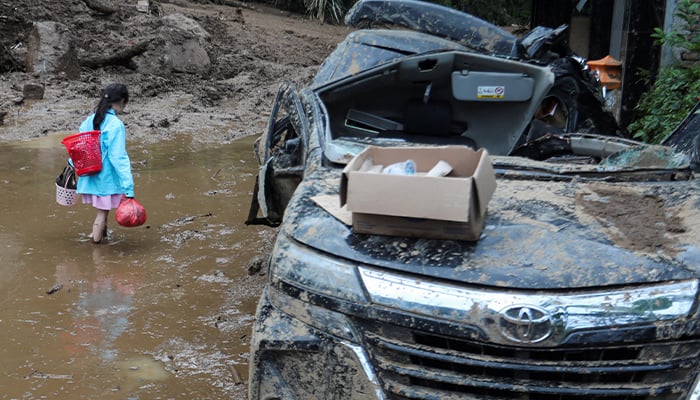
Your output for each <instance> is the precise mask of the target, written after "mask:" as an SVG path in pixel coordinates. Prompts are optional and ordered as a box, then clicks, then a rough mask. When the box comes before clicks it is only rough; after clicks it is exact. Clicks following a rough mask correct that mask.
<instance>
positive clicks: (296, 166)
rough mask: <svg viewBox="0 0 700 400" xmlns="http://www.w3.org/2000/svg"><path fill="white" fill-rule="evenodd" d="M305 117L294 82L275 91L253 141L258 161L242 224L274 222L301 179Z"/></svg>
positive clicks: (306, 140) (282, 212) (280, 215)
mask: <svg viewBox="0 0 700 400" xmlns="http://www.w3.org/2000/svg"><path fill="white" fill-rule="evenodd" d="M308 135H309V121H308V118H307V117H306V115H305V114H304V112H303V107H302V104H301V100H300V98H299V94H298V92H297V89H296V86H295V85H294V84H293V83H291V82H285V83H283V84H282V86H281V87H280V89H279V91H278V92H277V96H276V98H275V101H274V102H273V105H272V111H271V113H270V119H269V122H268V126H267V129H266V131H265V133H264V134H263V135H262V136H261V137H260V138H258V140H257V141H256V142H255V149H254V150H255V155H256V158H257V161H258V164H259V165H260V169H259V171H258V176H257V178H256V180H255V188H254V189H253V198H252V200H251V206H250V211H249V213H248V219H247V220H246V225H268V226H277V225H279V224H280V223H281V222H282V217H283V215H284V210H285V208H286V207H287V204H288V203H289V199H290V198H291V197H292V194H293V193H294V190H295V189H296V187H297V186H298V185H299V182H301V179H302V177H303V174H304V166H305V163H306V149H307V147H308V143H309V137H308Z"/></svg>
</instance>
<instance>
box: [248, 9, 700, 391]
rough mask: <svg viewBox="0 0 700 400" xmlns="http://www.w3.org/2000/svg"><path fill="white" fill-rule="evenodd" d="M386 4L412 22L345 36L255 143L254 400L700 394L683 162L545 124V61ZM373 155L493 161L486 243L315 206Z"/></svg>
mask: <svg viewBox="0 0 700 400" xmlns="http://www.w3.org/2000/svg"><path fill="white" fill-rule="evenodd" d="M380 3H382V2H374V1H372V2H362V1H361V2H360V3H358V4H357V5H356V6H355V9H353V10H352V11H351V13H350V15H358V14H361V13H363V12H366V11H367V10H368V9H369V11H370V14H371V11H372V8H373V7H374V6H375V5H378V4H379V5H381V4H380ZM384 3H386V2H384ZM391 3H392V4H393V7H399V8H400V9H401V10H402V12H396V13H394V14H387V13H377V14H376V15H394V17H395V18H397V19H404V20H407V21H408V22H410V23H407V24H404V25H412V26H411V28H412V29H411V30H395V29H392V30H385V29H367V30H365V29H360V30H357V31H355V32H353V33H351V34H350V36H349V37H348V39H347V40H346V41H344V42H343V43H341V44H340V45H339V46H338V48H337V49H336V50H335V51H334V52H333V53H332V54H331V55H330V56H329V58H328V60H327V61H326V62H325V63H324V64H323V65H322V66H321V68H320V70H319V73H318V75H317V79H316V81H315V82H314V83H313V84H312V85H310V86H309V87H306V88H303V89H301V90H298V89H297V88H295V87H294V86H293V85H291V84H285V85H283V86H282V87H281V89H280V91H279V93H278V96H277V98H276V100H275V102H274V104H273V107H272V112H271V116H270V121H269V126H268V130H267V132H266V134H265V135H263V137H262V138H261V140H260V141H259V142H258V148H257V150H256V151H257V155H258V158H259V161H260V163H261V167H260V174H259V176H258V180H257V183H256V187H255V193H254V197H253V204H252V207H251V212H250V215H249V218H248V223H266V224H268V225H272V226H275V225H279V234H278V237H277V240H276V244H275V247H274V249H273V251H272V254H271V257H270V260H269V270H268V273H269V281H268V283H267V285H266V286H265V289H264V292H263V294H262V296H261V298H260V302H259V305H258V310H257V315H256V321H255V324H254V327H253V333H252V339H251V354H250V388H249V395H250V399H252V400H257V399H266V400H271V399H305V400H306V399H387V400H388V399H581V400H584V399H586V400H590V399H606V400H611V399H613V400H621V399H625V400H629V399H635V400H642V399H644V400H647V399H665V400H669V399H676V400H681V399H683V400H698V399H700V361H699V359H700V304H699V303H700V294H699V292H700V184H699V183H698V181H697V180H695V179H694V171H693V170H692V168H691V167H690V162H689V157H688V156H687V155H685V154H682V153H677V152H676V151H675V150H674V149H673V148H671V147H667V146H652V145H646V144H642V143H639V142H635V141H631V140H628V139H625V138H621V137H618V136H619V135H618V133H608V134H604V133H603V134H601V133H593V132H577V131H574V132H570V131H569V132H567V131H568V129H565V126H564V127H562V125H560V124H557V123H555V122H556V121H553V120H551V119H547V118H542V117H541V111H542V104H543V102H544V101H545V100H546V99H547V98H548V96H550V95H551V93H552V88H553V87H554V86H555V81H556V79H557V74H556V72H555V71H554V69H553V68H552V67H551V66H550V65H547V64H542V63H537V62H528V61H526V60H523V59H521V58H520V57H511V56H510V55H507V54H506V55H503V54H499V52H498V51H491V52H489V51H486V52H485V51H474V50H473V48H470V46H465V45H464V43H463V42H464V41H460V40H455V37H454V36H452V37H449V36H448V35H440V34H438V33H439V32H440V31H441V30H444V29H445V27H442V28H440V27H435V26H432V27H431V26H427V25H425V24H423V25H421V23H420V21H425V20H431V19H430V18H424V19H420V18H417V17H416V18H413V19H412V17H411V16H414V17H415V16H416V15H419V16H423V17H425V15H426V13H428V11H430V10H432V8H433V7H436V6H434V5H430V6H428V5H425V4H427V3H418V2H411V1H398V2H397V1H391ZM381 6H382V7H385V6H386V4H384V5H381ZM422 7H429V9H428V10H427V11H425V9H424V8H422ZM363 10H364V11H363ZM411 10H413V11H414V12H412V11H411ZM421 10H422V11H421ZM423 11H425V12H423ZM433 11H434V10H433ZM443 11H444V10H443ZM443 11H441V12H443ZM451 12H452V11H450V13H451ZM365 15H367V14H365ZM411 21H412V22H411ZM384 22H386V21H384ZM413 22H415V24H414V23H413ZM479 32H484V31H483V30H479ZM482 50H483V49H482ZM488 53H491V54H488ZM389 55H391V56H389ZM372 57H374V59H375V60H379V61H371V60H370V61H368V60H369V58H372ZM565 100H566V99H565ZM368 145H374V146H414V145H420V146H423V147H424V146H433V145H435V146H442V145H459V146H469V147H472V148H475V149H482V148H483V149H486V150H487V152H488V154H489V155H490V161H491V163H492V165H493V168H494V171H495V175H496V182H497V187H496V190H495V193H494V194H493V197H492V198H491V200H490V202H489V203H488V212H487V215H486V220H485V224H484V227H483V231H482V233H481V235H480V237H479V239H478V240H475V241H460V240H438V239H431V238H426V237H398V236H387V235H373V234H359V233H354V232H353V229H352V227H351V226H348V225H347V224H346V223H344V222H342V221H341V220H339V219H337V218H335V217H334V216H333V215H332V214H331V213H329V212H328V211H326V208H324V207H321V206H320V205H319V203H318V201H316V200H315V199H318V198H320V197H322V198H334V197H337V196H338V194H339V187H340V181H341V175H342V171H343V168H344V166H345V165H346V164H347V163H348V162H349V160H351V159H352V158H353V157H354V156H355V155H357V154H358V153H359V152H361V151H362V150H363V149H365V148H366V146H368ZM425 207H440V205H439V204H426V205H425Z"/></svg>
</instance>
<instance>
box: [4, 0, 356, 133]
mask: <svg viewBox="0 0 700 400" xmlns="http://www.w3.org/2000/svg"><path fill="white" fill-rule="evenodd" d="M15 3H17V2H7V1H6V0H3V1H0V18H2V20H4V21H9V22H8V23H3V24H2V28H0V30H1V31H2V32H0V33H2V37H3V41H2V46H3V47H2V49H4V50H5V51H7V52H9V54H4V56H5V57H0V58H3V59H7V58H12V59H14V60H19V61H20V62H21V61H23V60H24V59H25V58H26V53H27V46H28V43H27V41H28V35H29V31H30V29H31V23H32V22H33V21H44V20H52V21H58V22H60V23H61V24H63V25H64V26H66V27H68V28H69V31H70V34H71V36H72V38H73V40H74V42H75V44H76V47H77V51H76V53H77V57H78V59H79V60H82V61H83V63H84V61H85V60H88V59H91V58H94V57H97V56H102V57H106V55H108V54H109V53H110V51H116V50H118V49H119V44H123V45H124V46H129V45H131V44H133V43H142V42H146V43H147V50H146V51H145V52H144V53H142V54H140V55H139V56H138V57H134V58H133V59H132V60H131V62H129V63H126V62H125V63H117V64H115V65H103V66H101V67H99V68H86V67H84V66H83V67H81V69H80V76H79V78H78V79H67V78H66V77H65V74H61V73H56V74H43V73H41V72H33V73H29V72H7V73H4V74H2V75H0V113H2V114H4V118H2V120H3V121H4V122H3V123H2V124H0V141H15V140H25V139H28V138H35V137H40V136H45V135H48V134H51V133H52V132H64V131H67V132H70V131H72V130H75V129H77V127H78V125H79V124H80V122H81V120H82V119H83V118H84V117H85V116H86V115H87V114H88V113H89V112H90V111H91V110H92V109H93V108H94V106H95V104H96V99H97V98H98V96H99V91H100V89H101V88H102V87H104V86H105V85H106V84H108V83H110V82H115V81H118V82H123V83H125V84H127V85H128V87H129V90H130V94H131V100H130V102H129V105H128V107H127V110H126V111H127V115H125V116H124V121H125V123H126V124H127V134H128V135H129V138H130V139H142V140H146V141H151V142H153V141H159V140H162V139H169V138H172V137H174V136H176V135H178V134H181V133H191V134H194V137H195V139H196V140H198V141H201V142H206V143H221V142H226V141H229V140H231V139H234V138H237V137H242V136H248V135H255V134H259V133H260V132H261V131H262V130H263V129H264V127H265V124H266V122H267V116H268V113H269V108H270V105H271V103H272V100H273V99H274V96H275V94H276V92H277V88H278V87H279V85H280V83H281V82H283V81H285V80H289V81H292V82H294V83H295V84H297V85H298V86H303V85H304V84H307V83H309V82H310V81H311V79H312V78H313V74H314V73H315V71H316V69H317V68H318V65H319V64H320V63H321V62H322V61H323V59H324V58H325V57H326V56H327V55H328V53H330V51H331V50H332V49H333V48H334V47H335V45H336V44H337V43H338V42H339V41H340V40H342V39H343V38H344V37H345V35H346V34H347V33H348V32H349V29H348V28H346V27H343V26H336V25H330V24H324V23H320V22H318V21H314V20H311V19H309V18H307V17H305V16H300V15H293V14H290V13H287V12H282V11H279V10H275V9H272V8H270V7H267V6H264V5H258V4H255V3H251V4H243V3H241V4H240V5H239V6H226V5H212V4H198V3H195V2H188V1H184V0H177V1H174V2H161V3H158V2H155V1H151V12H149V13H143V12H139V11H137V8H136V3H137V2H136V0H125V1H122V2H119V5H120V8H119V11H118V12H117V13H115V14H113V15H109V16H105V15H102V14H100V13H97V12H95V11H93V10H91V9H90V8H89V7H87V5H86V3H87V2H83V1H79V0H72V1H65V2H64V1H61V2H47V1H41V0H28V1H23V2H21V4H15ZM173 15H181V16H184V17H186V18H188V19H191V20H193V21H195V22H197V23H198V24H199V26H201V28H203V29H204V30H205V31H206V32H207V33H208V36H206V41H205V43H204V44H203V48H204V49H205V50H206V51H207V55H208V57H209V60H210V63H209V64H208V66H206V67H203V69H202V70H201V71H196V72H195V73H186V72H177V71H173V70H172V69H168V68H163V66H162V59H163V58H165V57H168V56H169V55H168V54H165V53H164V51H165V50H164V48H165V47H167V46H168V45H169V43H170V42H169V40H171V37H172V36H173V34H172V32H171V31H168V30H167V29H165V28H164V26H165V24H164V22H163V20H164V19H165V18H166V17H168V16H173ZM2 55H3V54H2V53H0V56H2ZM190 61H191V60H190ZM32 83H33V84H40V85H42V86H43V87H44V91H45V94H44V98H43V99H42V100H28V99H25V98H24V95H23V89H24V87H25V85H27V84H32Z"/></svg>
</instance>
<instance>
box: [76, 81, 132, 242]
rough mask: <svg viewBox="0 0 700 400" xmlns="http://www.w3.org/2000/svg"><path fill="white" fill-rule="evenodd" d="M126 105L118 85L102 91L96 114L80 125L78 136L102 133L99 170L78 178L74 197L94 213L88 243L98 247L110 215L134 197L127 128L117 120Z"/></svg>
mask: <svg viewBox="0 0 700 400" xmlns="http://www.w3.org/2000/svg"><path fill="white" fill-rule="evenodd" d="M128 102H129V91H128V90H127V88H126V86H125V85H123V84H120V83H113V84H110V85H108V86H107V87H105V89H104V91H103V93H102V96H101V98H100V102H99V103H98V104H97V107H95V112H94V113H92V114H91V115H89V116H88V117H87V118H86V119H85V120H84V121H83V123H82V124H81V125H80V129H79V131H80V132H86V131H93V130H95V131H97V130H99V131H101V132H102V133H101V135H100V147H101V149H102V170H101V171H100V172H99V173H97V174H94V175H86V176H80V177H78V185H77V190H76V191H77V193H80V194H81V197H82V199H83V204H91V205H92V206H93V207H95V208H96V209H97V216H96V217H95V222H94V223H93V225H92V235H91V239H92V242H93V243H100V242H102V240H103V239H104V238H105V237H106V236H107V216H108V215H109V211H110V210H111V209H113V208H117V207H118V206H119V202H120V201H121V199H122V197H123V196H126V197H134V178H133V175H132V173H131V161H130V160H129V155H128V154H127V152H126V128H125V126H124V123H123V122H122V121H121V120H120V119H119V117H118V116H117V115H118V114H121V113H123V112H124V108H126V105H127V103H128Z"/></svg>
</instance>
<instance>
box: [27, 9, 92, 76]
mask: <svg viewBox="0 0 700 400" xmlns="http://www.w3.org/2000/svg"><path fill="white" fill-rule="evenodd" d="M26 64H27V71H29V72H31V73H40V74H47V73H59V72H64V73H65V74H66V77H67V78H68V79H78V78H79V77H80V68H79V67H78V58H77V53H76V50H75V44H74V42H73V38H72V36H71V34H70V30H69V29H68V28H67V27H66V26H65V25H63V24H60V23H57V22H54V21H42V22H35V23H34V26H33V27H32V31H31V33H30V35H29V40H28V43H27V54H26Z"/></svg>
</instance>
